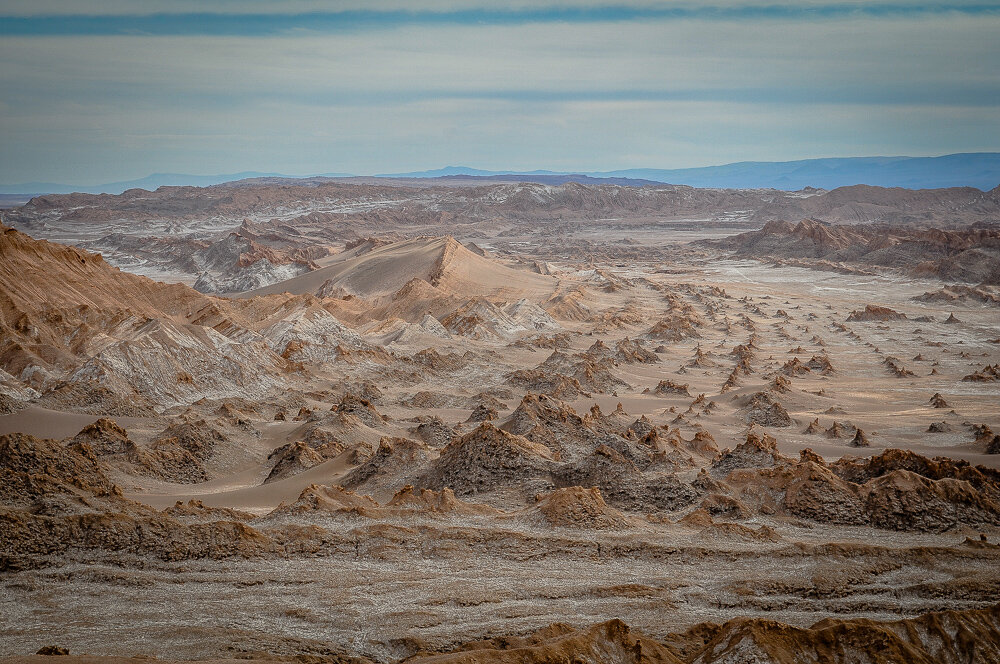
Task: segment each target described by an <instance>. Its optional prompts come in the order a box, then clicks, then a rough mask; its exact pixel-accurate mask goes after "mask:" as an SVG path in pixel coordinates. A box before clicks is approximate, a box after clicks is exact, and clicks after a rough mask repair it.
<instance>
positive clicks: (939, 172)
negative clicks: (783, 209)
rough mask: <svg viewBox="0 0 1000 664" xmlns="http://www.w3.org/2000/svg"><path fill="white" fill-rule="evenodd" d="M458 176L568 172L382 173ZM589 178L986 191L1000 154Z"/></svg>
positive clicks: (996, 174) (997, 181)
mask: <svg viewBox="0 0 1000 664" xmlns="http://www.w3.org/2000/svg"><path fill="white" fill-rule="evenodd" d="M457 175H467V176H480V177H489V176H498V175H522V176H527V177H532V178H533V177H537V176H541V177H546V176H553V175H569V174H568V173H566V172H561V173H560V172H558V171H527V172H518V173H510V172H509V171H507V172H505V171H483V170H479V169H475V168H465V167H462V166H448V167H447V168H439V169H436V170H432V171H419V172H415V173H395V174H391V175H389V174H386V175H383V176H381V177H410V178H433V177H448V176H457ZM580 175H586V176H588V177H591V178H627V179H631V180H647V181H653V182H665V183H670V184H686V185H690V186H692V187H707V188H718V189H764V188H770V189H782V190H785V191H797V190H799V189H803V188H805V187H816V188H818V189H836V188H837V187H847V186H850V185H855V184H867V185H872V186H876V187H903V188H906V189H939V188H942V187H975V188H977V189H982V190H983V191H988V190H990V189H993V188H994V187H996V186H997V185H1000V153H998V152H974V153H963V154H949V155H944V156H942V157H834V158H828V159H802V160H799V161H742V162H738V163H735V164H725V165H722V166H705V167H701V168H675V169H662V168H629V169H624V170H618V171H588V172H585V173H580Z"/></svg>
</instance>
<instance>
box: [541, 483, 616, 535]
mask: <svg viewBox="0 0 1000 664" xmlns="http://www.w3.org/2000/svg"><path fill="white" fill-rule="evenodd" d="M536 501H537V502H536V504H535V508H534V509H535V510H537V512H538V514H539V515H540V516H541V517H542V521H543V522H544V524H545V525H549V526H559V527H562V528H579V529H597V530H608V529H610V530H619V529H622V528H628V527H630V526H631V525H632V522H631V520H630V519H629V518H628V517H626V516H625V515H624V514H622V513H621V512H619V511H618V510H616V509H614V508H613V507H610V506H609V505H608V504H607V503H606V502H604V497H603V496H602V495H601V491H600V489H598V488H597V487H592V488H589V489H584V488H583V487H579V486H574V487H566V488H563V489H556V490H555V491H553V492H551V493H548V494H544V495H542V494H540V495H538V496H537V497H536Z"/></svg>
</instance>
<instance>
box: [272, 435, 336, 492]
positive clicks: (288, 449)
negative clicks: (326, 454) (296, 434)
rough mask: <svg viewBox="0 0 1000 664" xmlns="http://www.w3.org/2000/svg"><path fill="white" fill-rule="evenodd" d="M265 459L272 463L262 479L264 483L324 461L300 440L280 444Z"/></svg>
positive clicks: (294, 473)
mask: <svg viewBox="0 0 1000 664" xmlns="http://www.w3.org/2000/svg"><path fill="white" fill-rule="evenodd" d="M267 460H268V461H271V462H273V463H274V465H273V466H272V467H271V472H270V473H268V475H267V477H266V478H265V479H264V484H268V483H269V482H275V481H277V480H283V479H285V478H286V477H291V476H293V475H298V474H299V473H301V472H302V471H304V470H309V469H310V468H312V467H313V466H317V465H319V464H321V463H323V461H325V459H324V458H323V456H322V455H321V454H319V453H318V452H316V451H315V450H313V449H312V448H311V447H309V445H307V444H306V443H304V442H302V441H296V442H294V443H288V444H287V445H282V446H281V447H279V448H277V449H276V450H274V451H273V452H271V453H270V454H269V455H267Z"/></svg>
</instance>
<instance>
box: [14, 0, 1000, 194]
mask: <svg viewBox="0 0 1000 664" xmlns="http://www.w3.org/2000/svg"><path fill="white" fill-rule="evenodd" d="M780 3H781V0H760V1H758V2H754V1H748V2H737V1H735V0H719V1H718V2H713V1H712V0H708V1H707V2H693V1H692V2H681V1H673V2H671V1H667V2H651V1H643V0H636V1H634V2H626V3H616V2H614V1H613V0H609V1H608V2H600V1H599V0H563V1H555V2H549V3H546V2H545V0H537V1H535V2H528V1H527V0H524V1H523V2H518V1H517V0H515V2H511V3H474V2H471V1H463V0H412V1H411V0H405V1H404V0H398V1H392V0H388V1H386V2H366V1H363V0H357V1H356V2H352V1H350V0H348V1H345V2H333V3H329V2H328V3H320V2H315V1H308V0H301V1H300V0H291V1H288V2H281V3H278V2H274V3H265V2H257V1H254V0H249V1H246V0H244V1H239V2H237V1H235V0H221V1H216V2H214V3H205V2H196V1H194V0H190V1H189V0H160V1H157V0H151V1H146V2H139V1H133V0H77V1H75V2H54V1H50V0H31V1H26V2H11V1H5V0H0V84H2V86H3V93H2V95H0V149H2V154H3V159H2V160H0V164H2V166H0V168H2V172H0V182H3V183H16V182H28V181H56V182H68V183H72V184H96V183H100V182H109V181H114V180H124V179H130V178H135V177H141V176H144V175H148V174H150V173H153V172H182V173H197V174H215V173H231V172H237V171H245V170H255V171H274V172H281V173H287V174H310V173H328V172H349V173H358V174H366V173H384V172H399V171H409V170H419V169H426V168H436V167H440V166H444V165H449V164H462V165H468V166H474V167H478V168H486V169H498V170H499V169H518V170H530V169H536V168H548V169H554V170H581V171H594V170H612V169H618V168H629V167H653V168H674V167H686V166H703V165H711V164H720V163H727V162H733V161H745V160H787V159H803V158H811V157H822V156H855V155H937V154H947V153H952V152H983V151H1000V38H998V35H1000V3H983V2H977V3H973V2H961V1H953V2H931V3H921V2H902V1H900V0H890V1H889V2H850V1H849V2H837V1H836V0H830V1H829V2H823V1H821V0H806V1H803V0H798V1H796V2H789V3H787V4H780ZM500 5H503V8H502V9H498V8H496V7H498V6H500ZM206 7H210V11H211V13H206V9H205V8H206Z"/></svg>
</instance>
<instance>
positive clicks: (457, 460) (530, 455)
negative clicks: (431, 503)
mask: <svg viewBox="0 0 1000 664" xmlns="http://www.w3.org/2000/svg"><path fill="white" fill-rule="evenodd" d="M553 468H554V456H553V453H552V451H551V450H550V449H549V448H547V447H545V446H544V445H540V444H538V443H533V442H531V441H530V440H528V439H527V438H524V437H522V436H518V435H515V434H512V433H508V432H507V431H504V430H502V429H497V428H496V427H494V426H493V425H492V424H491V423H489V422H483V423H482V424H481V425H479V426H478V427H477V428H476V429H475V430H473V431H471V432H469V433H467V434H466V435H464V436H462V437H461V438H458V439H456V440H454V441H452V442H451V443H450V444H449V445H448V446H447V447H445V448H444V450H442V451H441V456H440V457H438V458H437V459H435V460H434V461H433V462H431V465H430V468H429V469H428V471H427V473H426V474H425V476H424V479H423V482H421V483H420V484H423V485H424V486H428V487H433V488H440V489H444V488H451V489H452V490H454V492H455V493H456V494H457V495H460V496H467V495H472V494H477V493H486V492H491V491H496V490H498V489H507V488H516V487H518V486H519V485H520V484H521V483H523V482H524V481H526V480H529V479H532V478H547V477H549V476H550V475H551V473H552V470H553Z"/></svg>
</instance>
